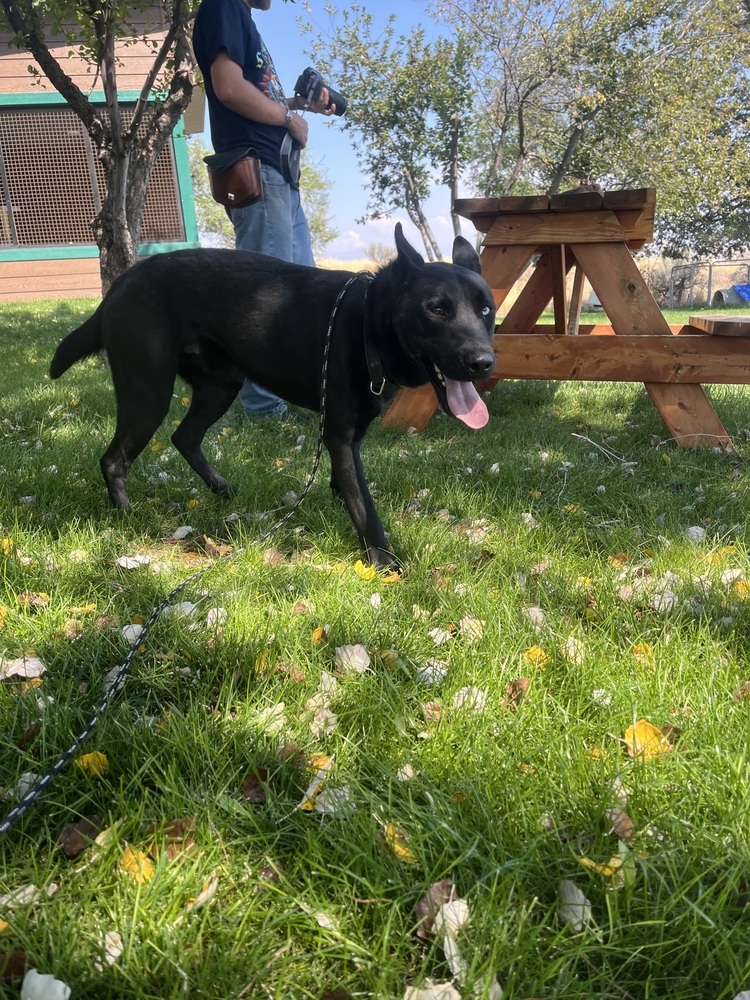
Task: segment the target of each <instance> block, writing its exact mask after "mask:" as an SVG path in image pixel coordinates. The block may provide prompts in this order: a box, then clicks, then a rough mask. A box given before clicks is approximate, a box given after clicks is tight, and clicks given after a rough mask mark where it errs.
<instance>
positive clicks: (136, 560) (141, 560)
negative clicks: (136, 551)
mask: <svg viewBox="0 0 750 1000" xmlns="http://www.w3.org/2000/svg"><path fill="white" fill-rule="evenodd" d="M150 563H151V556H120V558H119V559H118V560H117V565H118V566H119V567H120V569H138V568H139V567H140V566H148V565H150Z"/></svg>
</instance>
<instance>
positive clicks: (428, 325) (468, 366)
mask: <svg viewBox="0 0 750 1000" xmlns="http://www.w3.org/2000/svg"><path fill="white" fill-rule="evenodd" d="M396 249H397V250H398V256H397V258H396V259H395V261H393V263H392V265H391V267H392V278H393V282H394V287H395V290H396V291H397V295H396V301H395V302H394V303H393V305H392V318H393V323H394V327H395V329H396V333H397V335H398V337H399V340H400V342H401V346H402V348H403V349H404V351H406V353H407V354H409V356H410V357H411V358H412V359H413V360H414V361H416V362H418V363H419V364H420V365H421V366H422V367H423V368H424V371H425V374H426V376H427V378H428V379H429V381H430V382H431V383H432V385H433V386H434V387H435V392H436V393H437V397H438V401H439V402H440V405H441V407H442V408H443V410H445V412H446V413H450V414H452V415H453V416H454V417H457V418H458V419H459V420H461V421H462V422H463V423H465V424H466V426H467V427H471V428H474V429H477V428H479V427H484V425H485V424H486V423H487V421H488V420H489V414H488V412H487V407H486V406H485V404H484V402H483V400H482V399H481V398H480V396H479V394H478V392H477V390H476V389H475V388H474V385H473V383H474V382H475V381H476V380H478V379H483V378H486V377H487V376H488V375H489V374H490V373H491V372H492V369H493V368H494V367H495V355H494V352H493V350H492V335H493V332H494V328H495V312H496V308H495V303H494V300H493V298H492V290H491V289H490V286H489V285H488V284H487V282H486V281H485V280H484V278H483V277H482V274H481V266H480V263H479V256H478V254H477V253H476V251H475V250H474V248H473V247H472V245H471V244H470V243H469V241H468V240H465V239H464V238H463V237H462V236H457V237H456V239H455V240H454V243H453V263H452V264H445V263H433V264H425V262H424V260H423V259H422V257H421V256H420V255H419V254H418V253H417V251H416V250H415V249H414V248H413V247H412V246H410V245H409V243H408V242H407V240H406V238H405V237H404V234H403V230H402V228H401V224H400V223H399V224H397V225H396Z"/></svg>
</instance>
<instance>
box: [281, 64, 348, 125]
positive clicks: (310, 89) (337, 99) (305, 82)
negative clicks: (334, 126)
mask: <svg viewBox="0 0 750 1000" xmlns="http://www.w3.org/2000/svg"><path fill="white" fill-rule="evenodd" d="M323 87H328V95H329V101H328V104H327V105H326V107H329V108H330V106H331V105H332V104H335V105H336V110H335V111H334V114H335V115H343V114H345V113H346V107H347V100H346V98H345V97H344V95H343V94H337V93H336V91H335V90H331V88H330V86H329V85H328V84H327V83H326V82H325V80H324V79H323V77H322V76H321V75H320V73H318V72H317V71H316V70H314V69H313V68H312V66H308V67H307V69H306V70H305V72H304V73H302V74H301V75H300V77H299V79H298V80H297V82H296V83H295V85H294V93H295V94H299V95H300V96H301V97H304V99H305V103H306V104H309V103H310V102H311V101H317V100H318V98H319V97H320V92H321V90H322V89H323Z"/></svg>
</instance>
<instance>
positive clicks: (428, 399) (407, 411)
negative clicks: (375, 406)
mask: <svg viewBox="0 0 750 1000" xmlns="http://www.w3.org/2000/svg"><path fill="white" fill-rule="evenodd" d="M437 408H438V401H437V396H436V395H435V390H434V389H433V388H432V386H431V385H420V386H418V387H417V388H416V389H402V390H401V391H400V392H399V393H398V395H397V396H396V398H395V399H394V400H393V402H392V403H391V405H390V407H389V408H388V411H387V412H386V413H385V414H384V415H383V419H382V420H381V421H380V425H381V427H384V428H386V429H387V430H396V431H408V430H409V428H410V427H414V428H415V429H416V430H417V431H419V432H420V433H421V432H422V431H423V430H424V429H425V427H426V426H427V425H428V424H429V422H430V420H432V418H433V417H434V415H435V412H436V410H437Z"/></svg>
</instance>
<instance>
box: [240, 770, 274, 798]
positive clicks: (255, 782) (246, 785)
mask: <svg viewBox="0 0 750 1000" xmlns="http://www.w3.org/2000/svg"><path fill="white" fill-rule="evenodd" d="M268 778H269V774H268V768H267V767H258V768H256V770H255V771H251V772H250V774H248V775H247V777H246V778H245V780H244V781H243V782H242V794H243V795H244V796H245V798H246V799H247V801H248V802H252V804H253V805H256V806H264V805H265V804H266V789H267V786H268Z"/></svg>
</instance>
